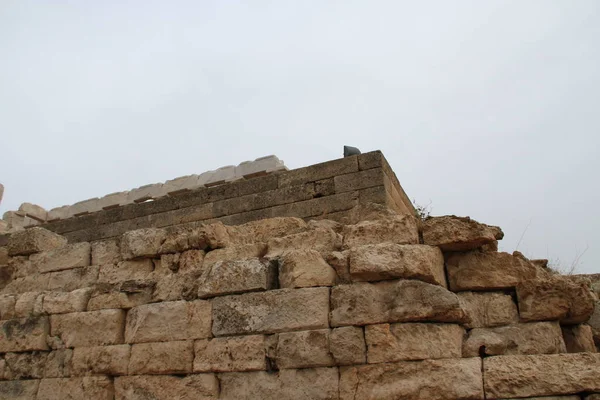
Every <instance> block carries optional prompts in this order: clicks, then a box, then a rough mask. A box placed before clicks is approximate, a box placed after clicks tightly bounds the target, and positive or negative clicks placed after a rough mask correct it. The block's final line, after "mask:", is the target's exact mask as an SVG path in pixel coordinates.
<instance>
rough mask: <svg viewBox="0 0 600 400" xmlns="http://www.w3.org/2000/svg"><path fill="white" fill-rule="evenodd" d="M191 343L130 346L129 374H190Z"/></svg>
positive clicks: (179, 342)
mask: <svg viewBox="0 0 600 400" xmlns="http://www.w3.org/2000/svg"><path fill="white" fill-rule="evenodd" d="M193 360H194V343H193V342H192V341H178V342H157V343H138V344H134V345H133V346H131V358H130V361H129V374H131V375H143V374H181V373H186V372H192V362H193Z"/></svg>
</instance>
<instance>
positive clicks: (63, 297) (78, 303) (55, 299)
mask: <svg viewBox="0 0 600 400" xmlns="http://www.w3.org/2000/svg"><path fill="white" fill-rule="evenodd" d="M91 294H92V288H84V289H77V290H73V291H72V292H50V293H46V294H44V297H43V310H44V313H46V314H66V313H74V312H80V311H85V310H86V308H87V304H88V301H89V300H90V296H91Z"/></svg>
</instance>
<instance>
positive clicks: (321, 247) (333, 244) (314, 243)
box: [266, 228, 342, 258]
mask: <svg viewBox="0 0 600 400" xmlns="http://www.w3.org/2000/svg"><path fill="white" fill-rule="evenodd" d="M341 244H342V238H341V236H340V235H339V234H337V233H335V232H334V231H333V230H331V229H322V228H319V229H314V230H310V231H305V232H300V233H296V234H293V235H288V236H284V237H280V238H273V239H270V240H269V241H268V242H267V245H268V252H267V255H266V257H267V258H275V257H278V256H280V255H282V254H284V253H286V252H287V251H290V250H292V249H293V250H315V251H318V252H319V253H321V254H328V253H329V252H332V251H336V250H339V249H340V247H341Z"/></svg>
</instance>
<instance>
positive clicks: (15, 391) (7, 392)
mask: <svg viewBox="0 0 600 400" xmlns="http://www.w3.org/2000/svg"><path fill="white" fill-rule="evenodd" d="M39 386H40V381H39V380H35V379H32V380H27V381H0V398H2V399H5V400H35V399H36V395H37V392H38V387H39Z"/></svg>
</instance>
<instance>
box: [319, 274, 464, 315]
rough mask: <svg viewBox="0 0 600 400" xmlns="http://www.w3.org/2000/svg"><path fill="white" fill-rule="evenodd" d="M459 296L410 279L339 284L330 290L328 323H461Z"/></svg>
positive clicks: (461, 310) (462, 312) (441, 288)
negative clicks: (329, 319) (329, 318)
mask: <svg viewBox="0 0 600 400" xmlns="http://www.w3.org/2000/svg"><path fill="white" fill-rule="evenodd" d="M465 318H466V317H465V312H464V310H463V309H462V307H461V305H460V303H459V299H458V296H457V295H456V294H454V293H452V292H450V291H448V290H446V289H444V288H443V287H441V286H437V285H431V284H429V283H425V282H420V281H410V280H399V281H385V282H379V283H357V284H354V285H340V286H335V287H334V288H332V289H331V325H332V326H344V325H368V324H380V323H385V322H411V321H437V322H464V321H465Z"/></svg>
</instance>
